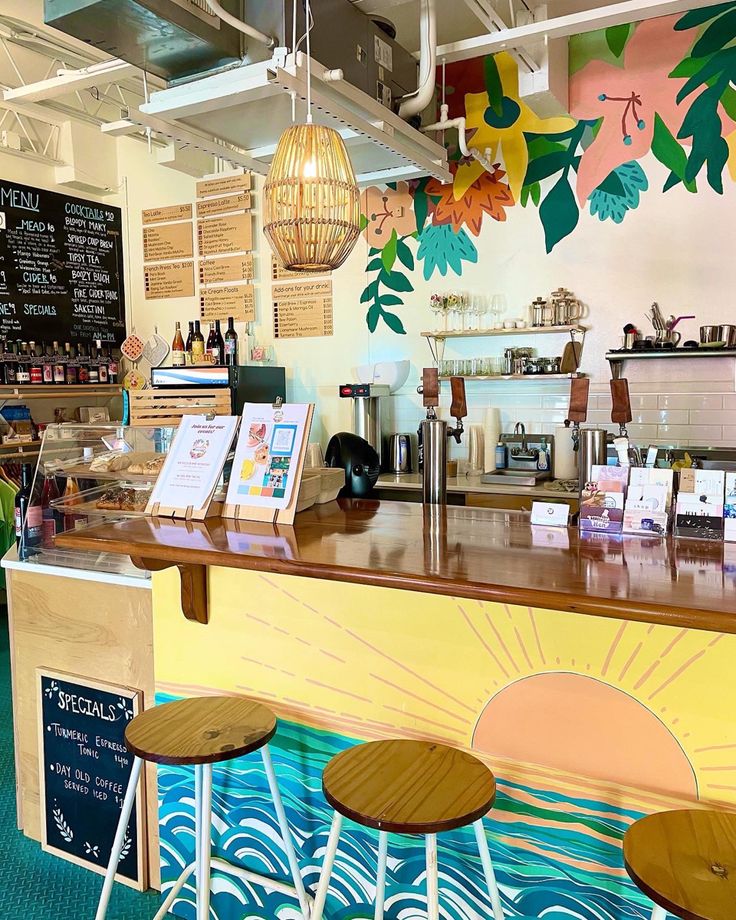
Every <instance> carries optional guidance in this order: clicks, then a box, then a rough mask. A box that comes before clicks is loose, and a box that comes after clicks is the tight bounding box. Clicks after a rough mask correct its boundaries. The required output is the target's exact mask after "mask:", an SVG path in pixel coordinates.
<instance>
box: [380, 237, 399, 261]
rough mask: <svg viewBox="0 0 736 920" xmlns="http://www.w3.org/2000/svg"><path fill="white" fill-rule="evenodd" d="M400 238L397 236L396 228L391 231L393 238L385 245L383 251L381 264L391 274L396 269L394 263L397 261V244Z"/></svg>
mask: <svg viewBox="0 0 736 920" xmlns="http://www.w3.org/2000/svg"><path fill="white" fill-rule="evenodd" d="M397 240H398V237H397V235H396V228H395V227H394V229H393V230H392V231H391V237H390V238H389V240H388V242H387V243H386V244H385V245H384V247H383V249H382V250H381V262H382V263H383V267H384V269H385V270H386V271H387V272H390V271H391V269H392V268H393V267H394V262H395V261H396V243H397Z"/></svg>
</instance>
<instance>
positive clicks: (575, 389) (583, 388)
mask: <svg viewBox="0 0 736 920" xmlns="http://www.w3.org/2000/svg"><path fill="white" fill-rule="evenodd" d="M589 392H590V378H589V377H573V379H572V380H571V381H570V408H569V410H568V413H567V417H568V419H569V420H570V421H571V422H578V423H580V422H584V421H585V420H586V419H587V417H588V393H589Z"/></svg>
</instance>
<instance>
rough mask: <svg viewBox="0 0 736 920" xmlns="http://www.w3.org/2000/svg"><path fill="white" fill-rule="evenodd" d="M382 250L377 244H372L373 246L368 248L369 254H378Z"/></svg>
mask: <svg viewBox="0 0 736 920" xmlns="http://www.w3.org/2000/svg"><path fill="white" fill-rule="evenodd" d="M380 251H381V250H380V249H379V248H377V247H376V246H371V248H370V249H369V250H368V255H369V256H377V255H378V253H379V252H380Z"/></svg>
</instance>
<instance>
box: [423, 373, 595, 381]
mask: <svg viewBox="0 0 736 920" xmlns="http://www.w3.org/2000/svg"><path fill="white" fill-rule="evenodd" d="M584 376H585V374H580V373H574V374H492V375H490V376H483V377H478V376H472V375H471V376H468V377H463V380H465V381H466V382H467V381H470V380H536V381H537V382H539V381H541V380H572V379H573V378H574V377H584ZM439 379H440V380H451V379H452V377H440V378H439Z"/></svg>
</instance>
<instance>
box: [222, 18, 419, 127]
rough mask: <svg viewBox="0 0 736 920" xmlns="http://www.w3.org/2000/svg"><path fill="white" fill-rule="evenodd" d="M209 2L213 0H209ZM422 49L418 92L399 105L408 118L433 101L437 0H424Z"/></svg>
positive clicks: (404, 116) (401, 111) (411, 94)
mask: <svg viewBox="0 0 736 920" xmlns="http://www.w3.org/2000/svg"><path fill="white" fill-rule="evenodd" d="M207 2H208V3H210V2H212V0H207ZM419 35H420V39H421V43H422V45H421V51H420V55H419V86H418V87H417V90H416V92H414V93H409V94H408V95H406V96H404V97H403V99H402V101H401V104H400V105H399V115H400V116H401V118H403V119H405V120H407V119H409V118H411V117H412V116H414V115H418V114H419V113H420V112H423V111H424V110H425V109H426V108H427V106H428V105H429V104H430V102H431V101H432V97H433V95H434V90H435V86H436V83H437V78H436V76H435V73H436V68H437V12H436V10H435V0H422V12H421V18H420V21H419Z"/></svg>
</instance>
